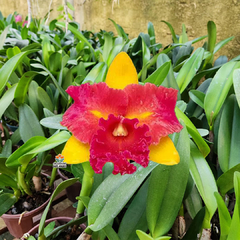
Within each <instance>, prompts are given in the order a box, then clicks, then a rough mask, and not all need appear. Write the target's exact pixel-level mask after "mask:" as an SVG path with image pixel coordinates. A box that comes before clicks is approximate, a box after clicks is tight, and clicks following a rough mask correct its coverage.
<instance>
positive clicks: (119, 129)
mask: <svg viewBox="0 0 240 240" xmlns="http://www.w3.org/2000/svg"><path fill="white" fill-rule="evenodd" d="M112 134H113V136H114V137H126V136H127V135H128V130H127V128H126V126H124V125H123V124H122V123H121V122H120V123H119V124H118V125H117V126H116V127H115V128H114V130H113V132H112Z"/></svg>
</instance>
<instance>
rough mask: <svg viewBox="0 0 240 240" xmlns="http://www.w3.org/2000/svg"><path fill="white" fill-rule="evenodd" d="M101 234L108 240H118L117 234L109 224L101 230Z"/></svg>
mask: <svg viewBox="0 0 240 240" xmlns="http://www.w3.org/2000/svg"><path fill="white" fill-rule="evenodd" d="M103 232H104V233H105V234H106V236H107V238H108V239H109V240H120V238H119V237H118V235H117V233H116V232H115V231H114V230H113V228H112V227H111V226H110V225H109V224H108V225H107V226H106V227H105V228H103Z"/></svg>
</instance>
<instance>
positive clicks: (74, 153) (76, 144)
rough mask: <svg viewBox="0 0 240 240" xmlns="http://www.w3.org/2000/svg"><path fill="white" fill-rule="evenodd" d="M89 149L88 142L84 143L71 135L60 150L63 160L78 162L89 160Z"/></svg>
mask: <svg viewBox="0 0 240 240" xmlns="http://www.w3.org/2000/svg"><path fill="white" fill-rule="evenodd" d="M89 149H90V147H89V145H88V144H84V143H82V142H80V141H79V140H77V139H76V138H75V137H74V136H71V137H70V138H69V139H68V141H67V143H66V145H65V147H64V149H63V151H62V155H63V156H64V162H66V163H68V164H78V163H82V162H86V161H89V158H90V152H89Z"/></svg>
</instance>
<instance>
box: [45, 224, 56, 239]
mask: <svg viewBox="0 0 240 240" xmlns="http://www.w3.org/2000/svg"><path fill="white" fill-rule="evenodd" d="M54 227H55V221H53V222H50V223H49V224H48V225H47V226H46V227H45V228H44V236H47V235H49V234H50V233H51V232H52V231H53V229H54Z"/></svg>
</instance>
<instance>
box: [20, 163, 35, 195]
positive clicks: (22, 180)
mask: <svg viewBox="0 0 240 240" xmlns="http://www.w3.org/2000/svg"><path fill="white" fill-rule="evenodd" d="M17 176H18V183H19V185H20V187H21V188H22V189H23V191H24V192H25V193H26V194H28V195H30V196H31V195H32V192H31V190H30V188H29V186H28V185H27V183H26V182H25V179H24V177H25V173H24V172H23V173H22V172H21V167H19V168H18V172H17Z"/></svg>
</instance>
